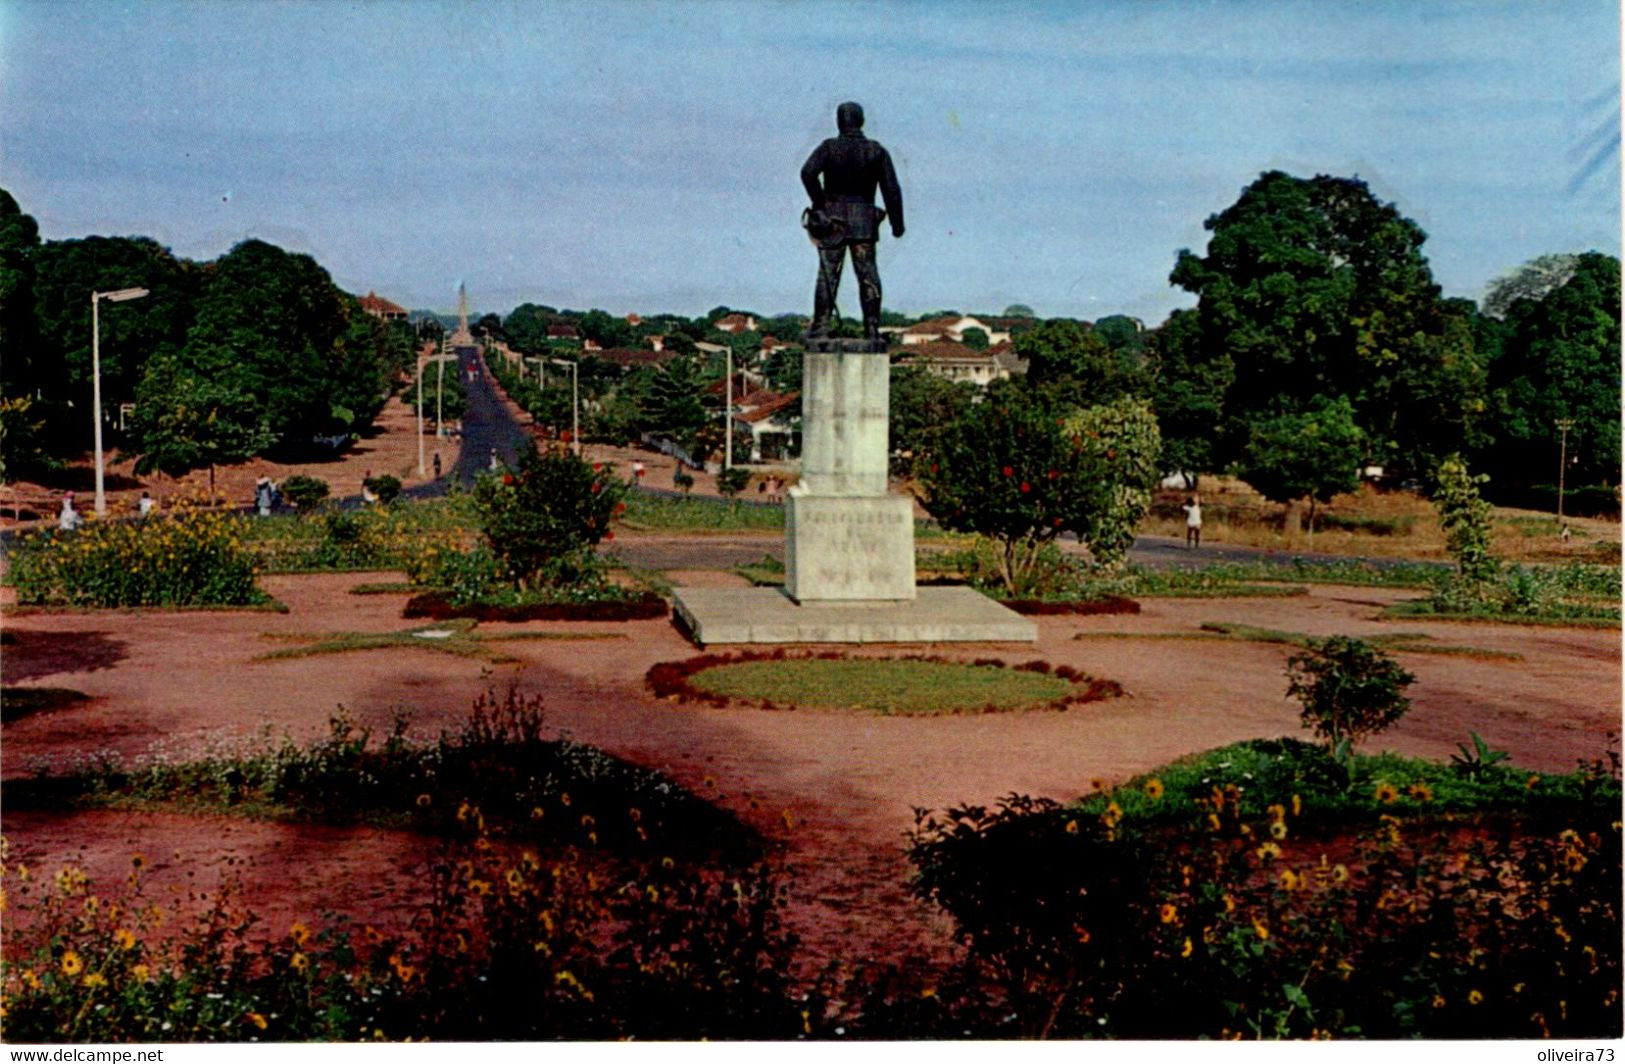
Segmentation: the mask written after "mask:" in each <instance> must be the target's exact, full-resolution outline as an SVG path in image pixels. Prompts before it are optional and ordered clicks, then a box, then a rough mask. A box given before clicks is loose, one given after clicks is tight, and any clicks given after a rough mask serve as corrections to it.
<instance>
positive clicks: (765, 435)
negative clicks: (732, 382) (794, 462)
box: [733, 389, 801, 462]
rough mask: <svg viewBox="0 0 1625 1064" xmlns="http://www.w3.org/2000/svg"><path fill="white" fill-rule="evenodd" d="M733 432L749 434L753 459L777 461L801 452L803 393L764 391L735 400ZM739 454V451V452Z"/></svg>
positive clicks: (751, 458) (755, 460)
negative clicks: (781, 393) (782, 393)
mask: <svg viewBox="0 0 1625 1064" xmlns="http://www.w3.org/2000/svg"><path fill="white" fill-rule="evenodd" d="M733 422H734V432H735V433H738V434H741V435H742V434H744V433H749V434H750V460H751V461H752V462H776V461H780V460H782V459H785V458H792V457H794V456H795V455H797V454H799V453H800V452H801V393H800V392H790V393H788V394H785V395H780V394H778V393H777V392H770V391H767V390H765V389H763V390H760V391H755V392H752V393H751V394H750V395H749V396H748V397H746V398H743V399H741V398H739V397H738V396H735V398H734V413H733ZM736 453H737V452H736Z"/></svg>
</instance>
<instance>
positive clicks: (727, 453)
mask: <svg viewBox="0 0 1625 1064" xmlns="http://www.w3.org/2000/svg"><path fill="white" fill-rule="evenodd" d="M726 380H727V384H726V385H725V386H724V388H723V400H722V468H723V469H732V468H733V467H734V349H733V345H731V344H730V345H729V346H728V376H727V378H726Z"/></svg>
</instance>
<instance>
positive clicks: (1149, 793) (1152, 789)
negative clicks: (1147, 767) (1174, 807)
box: [1145, 776, 1162, 802]
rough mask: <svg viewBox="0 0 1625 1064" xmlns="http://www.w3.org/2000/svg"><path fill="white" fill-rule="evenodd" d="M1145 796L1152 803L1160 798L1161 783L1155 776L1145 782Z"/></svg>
mask: <svg viewBox="0 0 1625 1064" xmlns="http://www.w3.org/2000/svg"><path fill="white" fill-rule="evenodd" d="M1145 795H1146V797H1147V798H1150V799H1151V800H1152V801H1153V802H1155V801H1159V800H1160V799H1161V798H1162V781H1161V780H1159V779H1157V778H1156V777H1155V776H1153V777H1152V778H1150V779H1148V780H1146V781H1145Z"/></svg>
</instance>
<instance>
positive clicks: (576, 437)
mask: <svg viewBox="0 0 1625 1064" xmlns="http://www.w3.org/2000/svg"><path fill="white" fill-rule="evenodd" d="M548 361H549V362H551V363H553V364H554V365H555V366H569V367H570V445H571V447H573V448H574V449H575V452H576V457H577V458H580V457H581V389H580V387H579V378H578V377H577V375H576V364H575V363H574V362H571V361H570V360H569V359H567V358H550V359H548Z"/></svg>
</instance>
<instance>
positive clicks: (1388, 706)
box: [1287, 635, 1416, 751]
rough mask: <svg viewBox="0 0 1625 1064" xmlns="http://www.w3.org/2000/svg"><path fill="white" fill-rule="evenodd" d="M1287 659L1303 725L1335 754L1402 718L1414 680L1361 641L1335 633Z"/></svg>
mask: <svg viewBox="0 0 1625 1064" xmlns="http://www.w3.org/2000/svg"><path fill="white" fill-rule="evenodd" d="M1311 647H1312V648H1311V649H1310V650H1308V651H1306V652H1305V653H1302V654H1294V655H1292V656H1291V657H1290V658H1288V659H1287V678H1288V681H1289V682H1288V684H1287V694H1288V695H1289V696H1290V697H1292V698H1296V699H1297V700H1298V701H1299V702H1301V703H1303V726H1304V727H1305V728H1309V729H1311V730H1312V731H1313V732H1314V733H1315V735H1316V736H1317V737H1318V738H1320V739H1322V740H1323V741H1325V743H1326V745H1327V748H1328V749H1331V750H1333V751H1338V750H1341V749H1352V748H1353V747H1355V746H1358V745H1359V744H1360V742H1361V741H1362V740H1364V739H1365V738H1367V737H1368V736H1371V735H1375V734H1376V733H1377V732H1380V731H1382V730H1383V729H1384V728H1386V727H1388V726H1389V725H1390V724H1393V723H1394V722H1395V721H1397V720H1399V718H1401V717H1403V716H1404V715H1405V712H1406V711H1407V710H1409V709H1410V708H1411V701H1410V699H1408V698H1406V697H1405V695H1404V690H1405V688H1406V687H1408V686H1410V684H1411V683H1412V682H1414V681H1415V679H1416V677H1414V676H1412V675H1411V674H1410V673H1408V672H1406V671H1405V670H1404V669H1402V668H1400V667H1399V664H1398V663H1397V662H1396V661H1394V660H1393V659H1392V658H1390V657H1389V656H1388V655H1387V654H1384V653H1383V652H1382V651H1380V650H1378V649H1377V648H1376V647H1374V646H1372V645H1371V644H1370V643H1367V642H1366V641H1365V640H1363V639H1354V638H1351V637H1349V636H1342V635H1334V636H1331V637H1330V638H1328V639H1323V640H1319V641H1317V642H1315V643H1313V644H1311Z"/></svg>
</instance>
